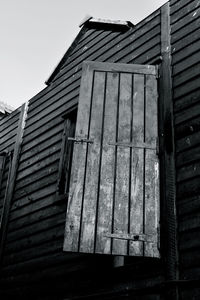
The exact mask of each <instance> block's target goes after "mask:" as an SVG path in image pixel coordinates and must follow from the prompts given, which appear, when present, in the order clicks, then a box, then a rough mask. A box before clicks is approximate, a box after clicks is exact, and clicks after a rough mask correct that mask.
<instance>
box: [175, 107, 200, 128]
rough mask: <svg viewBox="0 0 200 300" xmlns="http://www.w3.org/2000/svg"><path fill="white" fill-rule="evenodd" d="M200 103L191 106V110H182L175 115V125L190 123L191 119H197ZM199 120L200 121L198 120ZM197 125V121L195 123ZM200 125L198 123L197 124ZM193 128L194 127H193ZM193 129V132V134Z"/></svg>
mask: <svg viewBox="0 0 200 300" xmlns="http://www.w3.org/2000/svg"><path fill="white" fill-rule="evenodd" d="M199 110H200V103H198V102H197V103H196V104H195V105H193V106H190V108H189V109H185V110H182V111H180V112H178V113H176V115H175V124H176V126H177V125H178V124H180V123H182V122H185V121H189V120H190V119H193V118H197V117H198V116H199ZM197 120H198V119H197ZM194 124H195V121H194ZM197 124H198V122H197ZM191 126H192V125H191ZM193 131H194V130H192V128H191V132H193Z"/></svg>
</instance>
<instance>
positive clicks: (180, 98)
mask: <svg viewBox="0 0 200 300" xmlns="http://www.w3.org/2000/svg"><path fill="white" fill-rule="evenodd" d="M199 25H200V1H198V0H193V1H186V0H182V1H173V0H172V1H171V32H172V36H171V42H172V72H173V99H174V122H175V144H176V172H177V211H178V235H179V260H180V278H181V279H190V280H194V279H195V280H197V279H199V278H200V260H199V247H200V244H199V236H200V222H199V213H200V201H199V195H200V188H199V181H200V156H199V152H200V142H199V140H200V104H199V103H200V91H199V86H200V72H199V70H200V51H199V49H200V40H199V33H200V31H199ZM196 286H197V285H196ZM197 291H198V292H197ZM180 293H181V297H182V298H181V299H197V298H198V296H199V289H197V288H196V289H195V287H194V288H193V290H192V289H191V288H189V287H188V288H186V287H185V288H184V289H183V288H182V289H180Z"/></svg>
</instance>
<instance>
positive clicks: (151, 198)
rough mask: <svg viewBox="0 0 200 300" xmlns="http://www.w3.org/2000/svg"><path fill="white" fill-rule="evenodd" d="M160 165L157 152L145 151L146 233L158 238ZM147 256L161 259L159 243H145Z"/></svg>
mask: <svg viewBox="0 0 200 300" xmlns="http://www.w3.org/2000/svg"><path fill="white" fill-rule="evenodd" d="M158 198H159V164H158V158H157V155H156V151H155V150H154V151H153V150H146V151H145V198H144V201H145V203H144V208H145V210H144V212H145V216H144V232H145V234H147V235H148V234H149V235H151V234H152V235H153V236H157V234H158V232H157V231H158V230H159V213H158V212H159V211H160V207H159V201H158ZM144 247H145V249H144V253H145V255H146V256H150V257H159V256H160V253H159V250H158V240H157V243H145V246H144Z"/></svg>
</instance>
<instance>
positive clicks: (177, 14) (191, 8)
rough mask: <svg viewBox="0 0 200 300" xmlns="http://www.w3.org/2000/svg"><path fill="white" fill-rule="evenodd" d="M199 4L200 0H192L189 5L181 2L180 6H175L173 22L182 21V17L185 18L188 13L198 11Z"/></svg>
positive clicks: (172, 11)
mask: <svg viewBox="0 0 200 300" xmlns="http://www.w3.org/2000/svg"><path fill="white" fill-rule="evenodd" d="M179 2H182V1H179ZM199 6H200V2H199V1H197V0H195V1H190V2H189V3H187V5H184V2H183V3H181V4H179V6H178V5H176V6H174V7H173V8H172V10H171V24H173V23H175V22H177V21H180V19H183V18H184V17H185V16H186V15H188V14H192V13H193V14H194V13H195V12H196V9H197V8H198V7H199ZM175 9H176V10H175ZM193 14H192V15H193Z"/></svg>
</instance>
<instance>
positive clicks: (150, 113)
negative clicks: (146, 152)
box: [145, 75, 158, 148]
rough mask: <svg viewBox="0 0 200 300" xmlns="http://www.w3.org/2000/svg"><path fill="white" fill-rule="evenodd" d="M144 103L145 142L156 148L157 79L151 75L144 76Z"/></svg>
mask: <svg viewBox="0 0 200 300" xmlns="http://www.w3.org/2000/svg"><path fill="white" fill-rule="evenodd" d="M145 78H146V80H145V86H146V96H145V98H146V104H145V106H146V107H145V113H146V116H145V142H146V143H147V144H148V145H149V146H150V147H152V148H156V142H157V136H158V102H157V100H158V91H157V79H156V77H155V76H153V75H146V76H145Z"/></svg>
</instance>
